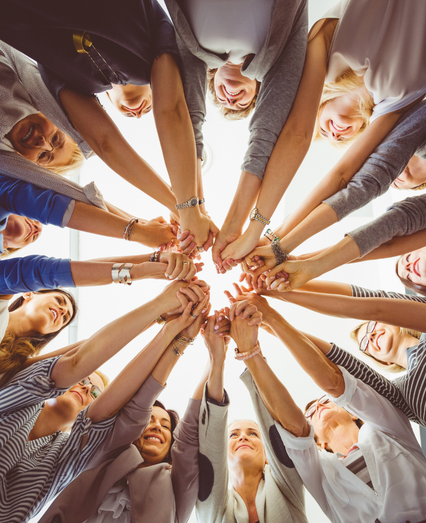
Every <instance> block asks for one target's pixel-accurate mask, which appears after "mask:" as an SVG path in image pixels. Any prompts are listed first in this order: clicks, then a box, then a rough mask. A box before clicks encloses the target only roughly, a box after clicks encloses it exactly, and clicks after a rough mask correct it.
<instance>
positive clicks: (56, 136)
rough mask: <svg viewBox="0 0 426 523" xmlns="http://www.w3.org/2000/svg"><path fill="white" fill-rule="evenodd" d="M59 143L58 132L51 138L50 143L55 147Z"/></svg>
mask: <svg viewBox="0 0 426 523" xmlns="http://www.w3.org/2000/svg"><path fill="white" fill-rule="evenodd" d="M59 143H60V138H59V133H55V134H54V135H53V138H52V145H53V147H56V146H57V145H58V144H59Z"/></svg>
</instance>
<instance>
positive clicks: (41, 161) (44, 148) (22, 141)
mask: <svg viewBox="0 0 426 523" xmlns="http://www.w3.org/2000/svg"><path fill="white" fill-rule="evenodd" d="M6 137H7V138H8V139H9V140H10V142H11V143H12V145H13V148H14V149H15V150H16V152H18V153H19V154H20V155H21V156H24V157H25V158H26V159H27V160H30V162H33V163H36V164H38V165H40V166H42V167H46V168H47V169H48V168H49V167H60V166H64V165H68V164H69V163H70V160H71V156H72V153H73V150H74V142H73V141H72V140H71V138H70V137H69V136H67V135H66V134H64V133H63V132H62V131H60V130H59V129H58V128H57V127H55V126H54V125H53V123H52V122H51V121H50V120H48V119H47V118H46V117H45V116H44V115H42V114H41V113H38V114H31V115H30V116H27V117H26V118H24V119H23V120H20V121H19V122H18V123H16V124H15V125H14V126H13V127H12V130H11V131H10V132H9V133H8V134H7V135H6Z"/></svg>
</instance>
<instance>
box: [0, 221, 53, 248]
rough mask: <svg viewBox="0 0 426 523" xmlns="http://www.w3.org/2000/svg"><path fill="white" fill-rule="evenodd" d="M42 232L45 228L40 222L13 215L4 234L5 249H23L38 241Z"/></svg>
mask: <svg viewBox="0 0 426 523" xmlns="http://www.w3.org/2000/svg"><path fill="white" fill-rule="evenodd" d="M42 230H43V226H42V224H41V223H40V222H39V221H37V220H30V219H29V218H26V217H25V216H18V215H17V214H11V215H10V216H9V218H8V220H7V225H6V228H5V230H4V231H3V232H2V234H3V246H4V248H5V249H21V248H22V247H25V246H26V245H29V244H30V243H32V242H35V241H36V240H38V238H39V237H40V234H41V233H42Z"/></svg>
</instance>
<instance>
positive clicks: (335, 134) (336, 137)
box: [331, 131, 340, 142]
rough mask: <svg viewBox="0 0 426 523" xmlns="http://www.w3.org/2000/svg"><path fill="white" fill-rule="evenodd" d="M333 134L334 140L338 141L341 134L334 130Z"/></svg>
mask: <svg viewBox="0 0 426 523" xmlns="http://www.w3.org/2000/svg"><path fill="white" fill-rule="evenodd" d="M331 136H332V137H333V140H336V142H337V140H338V139H339V138H340V134H339V133H336V132H334V131H331Z"/></svg>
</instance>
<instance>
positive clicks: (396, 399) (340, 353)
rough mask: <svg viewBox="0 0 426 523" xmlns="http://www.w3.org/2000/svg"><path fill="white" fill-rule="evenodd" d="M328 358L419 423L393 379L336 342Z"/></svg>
mask: <svg viewBox="0 0 426 523" xmlns="http://www.w3.org/2000/svg"><path fill="white" fill-rule="evenodd" d="M327 358H328V359H329V360H330V361H332V362H333V363H335V364H336V365H338V366H339V367H343V368H345V369H346V370H347V371H348V372H349V373H350V374H352V376H354V377H355V378H357V379H359V380H361V381H362V382H363V383H365V384H366V385H368V386H369V387H371V388H372V389H374V390H375V391H376V392H377V393H378V394H380V395H381V396H383V397H384V398H386V399H387V400H389V401H390V402H391V403H392V404H393V405H395V407H397V408H398V409H400V410H401V411H402V412H403V413H404V414H405V416H407V418H408V419H409V420H411V421H414V422H415V423H419V420H418V418H417V416H416V415H415V414H414V413H413V411H412V410H411V408H410V407H409V406H408V404H407V402H406V401H405V399H404V397H403V395H402V393H401V391H400V390H399V388H398V387H397V386H396V385H395V384H394V383H393V382H392V381H390V380H388V379H387V378H385V377H384V376H382V375H381V374H379V373H378V372H377V371H375V370H373V369H372V368H371V367H369V366H368V365H367V364H366V363H364V362H363V361H361V360H359V359H358V358H355V356H352V354H350V353H349V352H347V351H345V350H343V349H341V348H340V347H337V345H335V344H334V343H333V345H332V347H331V349H330V351H329V352H328V353H327Z"/></svg>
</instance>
